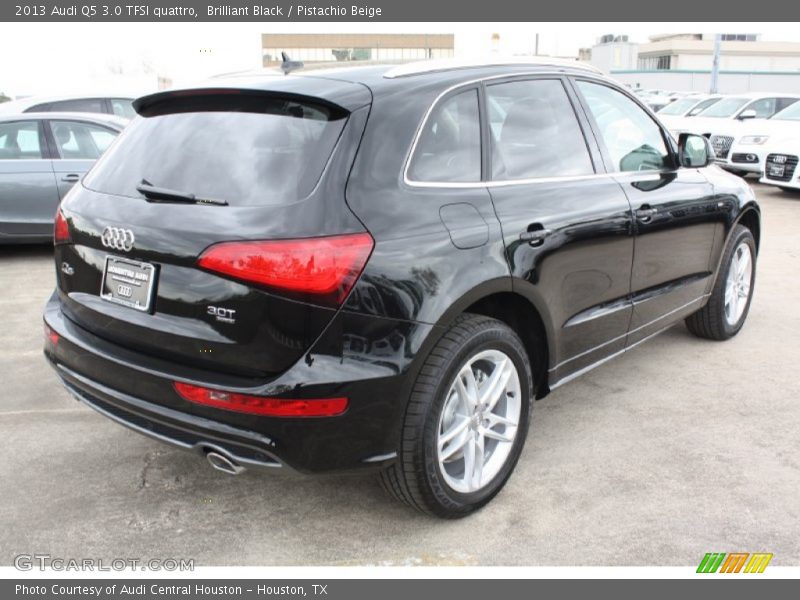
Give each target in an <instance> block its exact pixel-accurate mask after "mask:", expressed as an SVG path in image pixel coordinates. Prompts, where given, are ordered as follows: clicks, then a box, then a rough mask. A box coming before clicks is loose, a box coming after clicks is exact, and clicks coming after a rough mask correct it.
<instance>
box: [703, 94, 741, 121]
mask: <svg viewBox="0 0 800 600" xmlns="http://www.w3.org/2000/svg"><path fill="white" fill-rule="evenodd" d="M745 104H747V98H723V99H722V100H720V101H719V102H717V103H716V104H714V105H712V106H710V107H709V108H707V109H706V110H704V111H703V112H702V113H701V114H702V115H703V116H704V117H711V118H713V119H727V118H730V117H732V116H733V115H735V114H736V113H737V112H738V110H739V109H740V108H742V107H743V106H744V105H745Z"/></svg>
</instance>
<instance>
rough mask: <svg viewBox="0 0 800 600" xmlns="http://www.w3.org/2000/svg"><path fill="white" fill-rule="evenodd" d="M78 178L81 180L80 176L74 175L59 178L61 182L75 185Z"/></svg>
mask: <svg viewBox="0 0 800 600" xmlns="http://www.w3.org/2000/svg"><path fill="white" fill-rule="evenodd" d="M80 178H81V176H80V175H75V174H74V173H72V174H70V175H64V177H62V178H61V181H66V182H67V183H75V182H76V181H78V180H79V179H80Z"/></svg>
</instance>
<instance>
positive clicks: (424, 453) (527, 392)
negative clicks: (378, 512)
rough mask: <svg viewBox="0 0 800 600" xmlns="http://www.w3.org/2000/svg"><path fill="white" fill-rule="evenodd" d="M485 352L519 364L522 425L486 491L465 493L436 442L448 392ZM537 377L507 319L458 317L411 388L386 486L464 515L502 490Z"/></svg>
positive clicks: (436, 510)
mask: <svg viewBox="0 0 800 600" xmlns="http://www.w3.org/2000/svg"><path fill="white" fill-rule="evenodd" d="M484 350H500V351H502V352H503V353H505V354H506V355H507V356H508V357H509V358H510V359H511V360H512V362H513V364H514V366H515V368H516V370H517V375H518V376H519V381H520V392H521V394H520V395H521V404H520V416H519V425H518V427H517V430H516V436H515V438H514V441H513V442H511V444H512V448H511V450H510V452H509V455H508V457H507V458H506V460H505V463H504V464H503V466H502V468H501V469H500V470H499V472H498V473H497V474H496V475H495V476H494V477H493V478H492V479H491V481H490V482H488V483H487V484H485V485H484V486H483V487H482V488H481V489H479V490H478V491H476V492H471V493H460V492H458V491H456V490H454V489H453V488H451V487H450V486H449V485H448V483H447V482H446V481H445V479H444V477H443V475H442V472H441V470H440V466H439V461H438V456H437V446H436V440H437V436H438V429H439V419H440V415H441V412H442V410H443V407H444V405H445V400H446V395H447V394H448V391H449V389H450V386H451V385H452V383H453V381H454V380H455V378H456V376H457V374H458V373H459V371H460V369H461V367H462V366H463V365H464V364H465V363H466V362H467V360H468V359H469V358H470V357H473V356H474V355H476V354H477V353H478V352H482V351H484ZM533 389H534V388H533V376H532V374H531V366H530V361H529V359H528V355H527V353H526V351H525V348H524V346H523V344H522V342H521V341H520V339H519V337H518V336H517V334H516V333H514V331H513V330H512V329H511V328H509V327H508V326H507V325H506V324H505V323H503V322H501V321H498V320H496V319H492V318H489V317H485V316H480V315H472V314H464V315H461V316H460V317H458V318H457V319H456V320H455V321H454V322H453V324H452V325H451V327H450V328H449V330H448V331H447V333H445V334H444V336H442V338H441V339H440V340H439V342H438V343H437V344H436V346H435V347H434V348H433V350H431V352H430V354H429V355H428V357H427V359H426V360H425V363H424V365H423V366H422V368H421V370H420V372H419V375H418V376H417V380H416V381H415V383H414V387H413V389H412V391H411V396H410V398H409V402H408V407H407V409H406V414H405V418H404V421H403V430H402V438H401V445H400V451H399V453H398V458H397V461H396V462H395V463H393V464H392V465H390V466H389V467H388V468H386V469H385V470H384V471H383V472H382V473H381V476H380V477H381V483H382V485H383V487H384V489H385V490H386V491H387V492H388V493H389V494H390V495H391V496H394V497H395V498H396V499H398V500H400V501H401V502H404V503H406V504H408V505H409V506H411V507H413V508H415V509H417V510H419V511H421V512H424V513H427V514H430V515H434V516H437V517H442V518H448V519H454V518H460V517H464V516H466V515H468V514H470V513H471V512H473V511H475V510H477V509H479V508H481V507H482V506H484V505H485V504H486V503H487V502H489V501H490V500H491V499H492V498H494V496H496V495H497V493H498V492H499V491H500V490H501V489H502V487H503V486H504V485H505V483H506V481H507V480H508V478H509V476H510V475H511V472H512V471H513V470H514V466H515V465H516V463H517V460H518V459H519V456H520V454H521V453H522V448H523V446H524V444H525V438H526V436H527V433H528V427H529V423H530V413H531V409H532V401H533V398H534V394H533Z"/></svg>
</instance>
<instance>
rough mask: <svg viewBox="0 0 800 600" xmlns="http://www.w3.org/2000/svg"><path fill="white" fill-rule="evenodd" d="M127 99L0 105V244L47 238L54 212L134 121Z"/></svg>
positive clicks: (80, 98) (31, 100)
mask: <svg viewBox="0 0 800 600" xmlns="http://www.w3.org/2000/svg"><path fill="white" fill-rule="evenodd" d="M132 101H133V100H132V98H126V97H112V96H94V95H89V96H87V95H83V96H59V97H46V98H45V97H37V98H25V99H22V100H15V101H12V102H5V103H2V104H0V244H2V243H24V242H46V241H49V240H52V238H53V218H54V215H55V212H56V207H57V206H58V204H59V202H60V201H61V200H62V199H63V198H64V196H65V195H66V193H67V192H68V191H69V190H70V188H71V187H72V186H73V185H74V184H75V183H76V182H77V181H79V180H80V179H81V177H83V175H84V174H85V173H86V172H87V171H88V170H89V168H90V167H91V166H92V165H93V164H94V162H95V161H96V160H97V159H98V158H99V157H100V155H101V154H102V153H103V152H104V151H105V150H106V148H108V147H109V145H111V142H112V141H114V139H115V138H116V137H117V135H119V133H120V132H121V131H122V129H123V128H124V127H125V125H126V124H127V123H128V121H129V120H130V119H131V118H133V117H134V116H135V115H136V112H135V111H134V109H133V106H132Z"/></svg>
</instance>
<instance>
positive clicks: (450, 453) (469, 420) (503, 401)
mask: <svg viewBox="0 0 800 600" xmlns="http://www.w3.org/2000/svg"><path fill="white" fill-rule="evenodd" d="M521 409H522V394H521V388H520V382H519V374H518V373H517V368H516V366H515V365H514V362H513V361H512V360H511V358H510V357H509V356H508V355H506V354H505V353H503V352H500V351H499V350H484V351H482V352H479V353H477V354H475V355H473V356H471V357H470V358H469V359H467V361H466V362H465V363H464V365H463V366H462V367H461V369H460V370H459V372H458V375H456V377H455V380H454V381H453V383H452V384H451V386H450V389H449V391H448V392H447V397H446V399H445V402H444V406H443V407H442V414H441V415H440V417H439V427H438V430H437V432H438V433H437V436H436V448H437V456H438V460H439V469H440V470H441V472H442V475H443V477H444V479H445V481H446V482H447V485H449V486H450V487H451V488H452V489H453V490H455V491H457V492H461V493H467V492H476V491H478V490H480V489H481V488H483V487H484V486H486V484H488V483H489V482H490V481H492V479H494V477H495V476H496V475H497V474H498V473H499V472H500V470H501V469H502V468H503V465H505V463H506V461H507V460H508V457H509V455H510V454H511V449H512V447H513V445H514V438H515V437H516V435H517V428H518V426H519V420H520V414H521V412H522V410H521Z"/></svg>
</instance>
